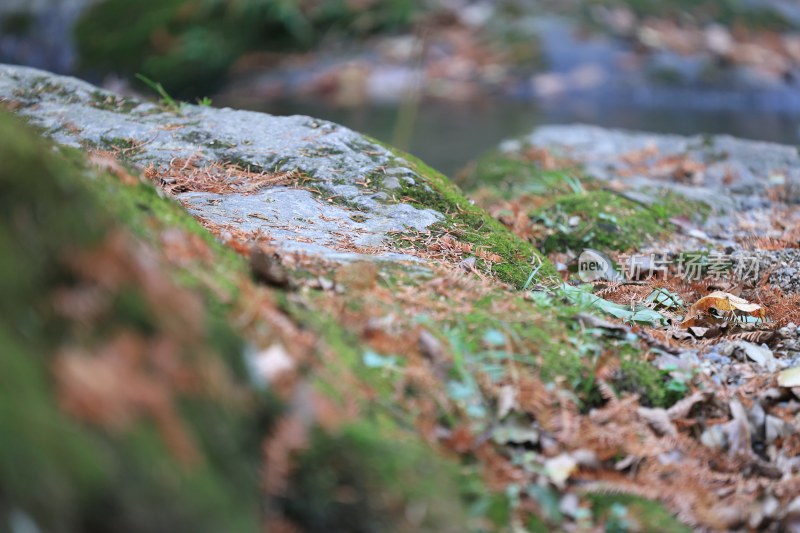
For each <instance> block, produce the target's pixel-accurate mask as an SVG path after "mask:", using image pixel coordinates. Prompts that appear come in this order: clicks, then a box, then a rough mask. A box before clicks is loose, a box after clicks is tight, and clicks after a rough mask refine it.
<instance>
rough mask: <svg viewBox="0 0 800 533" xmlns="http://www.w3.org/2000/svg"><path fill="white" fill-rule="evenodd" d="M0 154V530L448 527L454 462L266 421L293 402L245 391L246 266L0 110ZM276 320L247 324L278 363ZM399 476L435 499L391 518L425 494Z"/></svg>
mask: <svg viewBox="0 0 800 533" xmlns="http://www.w3.org/2000/svg"><path fill="white" fill-rule="evenodd" d="M0 159H2V161H3V165H2V168H0V188H2V190H3V195H2V199H0V207H2V213H3V215H2V217H0V257H2V259H1V260H0V273H1V274H2V276H1V277H0V290H2V293H3V300H2V302H1V303H0V318H1V319H2V320H0V323H1V324H2V326H0V344H2V345H3V347H4V353H3V356H2V358H0V431H2V434H3V438H2V442H1V443H0V523H2V524H3V525H4V527H5V525H6V524H11V527H12V530H16V529H14V528H16V527H22V526H19V524H29V523H31V522H32V523H33V524H35V525H36V526H37V527H39V528H41V529H42V530H48V531H65V532H68V531H87V530H101V531H104V530H114V531H145V530H146V531H242V532H245V531H259V530H262V527H263V525H264V524H265V523H267V524H277V523H278V522H279V521H281V520H284V521H285V520H289V521H291V523H292V524H294V525H295V526H296V527H300V528H301V529H303V530H308V531H315V530H325V529H327V528H328V527H336V528H337V529H339V530H348V531H392V530H397V531H409V530H412V529H418V528H422V529H434V530H437V531H440V530H447V529H448V528H450V527H453V528H455V529H453V530H458V527H459V526H458V524H459V523H461V517H462V516H464V515H463V513H462V511H460V505H461V503H460V499H459V498H460V497H459V491H458V486H457V482H456V481H455V479H456V477H455V472H454V470H453V469H452V468H451V467H448V466H446V465H445V464H444V463H443V462H442V461H441V460H439V459H437V458H436V457H433V456H431V455H430V453H429V452H428V451H426V450H425V449H424V446H423V445H422V444H421V443H419V442H418V441H417V439H415V438H414V436H413V435H410V434H408V433H407V432H403V431H402V430H399V429H398V428H396V427H395V426H394V425H393V424H392V423H391V422H388V421H386V420H384V421H382V422H380V423H376V422H374V421H372V420H371V419H369V418H365V419H363V420H361V421H359V422H358V423H348V422H345V423H339V424H337V425H336V427H334V428H332V427H331V426H330V424H328V425H326V426H325V427H326V429H322V428H321V427H320V426H318V425H317V423H316V422H315V421H314V420H313V418H312V419H306V422H305V424H307V425H308V428H307V430H301V432H300V433H301V434H303V433H304V432H305V431H307V432H308V435H307V437H303V438H301V439H300V441H297V439H296V437H295V440H294V441H293V440H292V439H291V438H290V437H288V436H287V434H286V433H285V432H282V431H281V428H282V427H286V424H287V423H288V422H287V420H292V418H291V416H292V415H291V413H292V412H293V409H294V408H293V407H292V406H291V405H285V404H284V402H282V401H281V400H280V399H278V397H277V396H276V395H275V393H274V392H272V391H269V390H265V389H264V387H263V385H260V386H259V374H254V373H253V368H252V367H251V366H249V363H248V356H247V353H248V351H247V350H246V349H245V341H244V340H243V338H242V336H243V334H245V331H244V330H242V327H241V324H237V325H235V326H232V325H231V324H232V321H231V318H230V315H231V313H234V314H235V309H234V307H233V304H232V301H234V300H231V299H232V298H233V297H234V295H235V294H236V293H237V292H238V289H237V287H241V284H242V283H248V281H247V280H248V279H249V273H248V269H247V265H246V263H244V262H243V261H241V259H239V258H238V257H236V256H235V254H234V253H233V252H232V251H229V250H225V249H224V248H222V247H221V246H219V245H218V244H216V243H214V242H213V241H212V240H211V239H210V235H208V234H207V233H206V232H205V231H204V230H203V229H202V228H201V227H200V226H199V225H198V224H197V223H196V222H194V221H193V220H192V219H191V217H190V216H189V215H188V214H187V213H185V212H184V211H183V210H181V209H180V208H179V207H178V206H177V205H175V204H174V203H173V202H171V201H170V200H169V199H166V198H162V197H159V196H158V195H156V194H155V191H154V189H153V188H152V186H151V185H149V184H146V183H140V182H138V180H133V182H131V178H132V177H131V175H130V174H127V172H126V171H124V170H123V169H121V168H118V167H115V169H114V171H111V172H110V171H106V170H98V169H96V168H95V167H90V166H88V165H87V164H86V163H85V162H84V157H83V156H82V155H81V154H80V153H78V152H76V151H74V150H70V149H59V148H56V147H54V146H53V145H52V144H51V143H50V142H46V141H44V140H42V139H40V138H38V135H37V134H36V133H35V132H34V131H33V129H32V128H30V127H29V126H26V125H24V124H23V123H22V122H21V121H20V120H19V119H16V118H12V117H10V116H8V115H7V114H5V113H0ZM209 272H214V274H215V276H216V278H214V279H209V278H208V276H207V275H205V274H206V273H209ZM252 291H253V289H249V290H247V291H246V293H248V294H250V295H251V296H250V297H251V298H253V297H254V296H253V292H252ZM235 301H239V299H237V300H235ZM226 302H227V303H226ZM260 305H261V306H264V305H266V303H261V304H260ZM268 313H269V316H272V317H273V319H272V320H276V317H277V316H279V315H280V311H278V310H277V309H274V308H273V309H272V310H271V311H268ZM276 313H277V315H276ZM280 321H283V322H280ZM287 321H289V322H288V323H287ZM290 323H291V321H290V319H288V318H286V317H283V318H280V320H279V324H280V327H281V328H283V329H279V328H278V327H277V326H276V325H275V324H272V323H271V322H270V321H269V320H267V319H263V321H262V322H261V323H259V325H258V329H259V331H260V337H259V338H260V339H261V341H262V342H272V343H278V344H276V345H282V346H285V349H286V350H288V353H289V354H291V356H292V357H297V356H298V355H297V350H300V349H301V348H298V345H299V346H302V344H303V343H302V342H301V341H300V337H298V333H297V332H296V331H294V332H293V331H292V330H291V328H290V330H289V331H288V332H287V331H286V328H287V327H289V326H288V325H287V324H290ZM281 331H283V333H281ZM287 335H289V336H290V337H292V338H288V337H287ZM255 340H256V338H254V337H252V336H250V337H249V338H248V341H247V342H248V343H252V342H254V341H255ZM309 398H310V397H309ZM306 401H311V400H310V399H307V400H306ZM287 417H288V418H287ZM281 421H283V422H281ZM281 435H283V437H281ZM295 436H296V433H295ZM278 437H281V438H283V439H286V440H287V441H288V444H287V443H285V442H284V443H283V444H281V441H280V439H278ZM276 439H278V440H277V441H276ZM292 443H293V444H292ZM265 447H266V448H267V449H268V450H283V452H275V451H273V452H271V453H265ZM291 464H294V465H296V466H295V467H294V468H293V467H292V466H291ZM414 472H417V473H416V474H413V473H414ZM418 475H419V476H421V475H425V476H426V477H427V484H426V486H427V487H430V489H431V490H432V491H434V492H435V493H436V497H437V498H442V500H441V501H442V504H441V506H439V507H437V508H436V509H433V510H431V511H430V512H425V513H423V514H417V515H415V516H414V517H413V519H408V518H407V517H405V516H404V514H403V510H404V509H405V508H406V507H407V506H409V505H415V504H414V502H423V501H428V500H429V499H430V498H431V497H432V496H431V494H430V493H428V492H426V491H425V490H421V489H420V488H419V486H417V484H416V479H415V476H418ZM265 477H267V478H269V479H280V480H282V483H283V484H284V485H285V486H284V488H283V489H282V490H280V491H266V492H265V491H264V485H265ZM345 492H347V494H348V496H347V497H344V496H341V497H340V496H337V494H344V493H345ZM265 507H266V514H265ZM265 521H266V522H265Z"/></svg>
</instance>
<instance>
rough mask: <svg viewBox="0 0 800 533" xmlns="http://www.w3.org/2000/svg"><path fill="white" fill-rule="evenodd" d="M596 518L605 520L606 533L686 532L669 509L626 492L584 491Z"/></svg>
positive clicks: (685, 528) (687, 530) (688, 529)
mask: <svg viewBox="0 0 800 533" xmlns="http://www.w3.org/2000/svg"><path fill="white" fill-rule="evenodd" d="M586 497H587V498H588V499H589V501H590V502H591V503H592V512H593V513H594V516H595V520H596V521H602V522H605V523H606V531H607V532H609V533H612V532H613V533H622V532H626V531H652V532H653V533H678V532H682V533H688V532H689V531H691V529H690V528H688V527H686V526H685V525H683V524H681V523H680V522H679V521H678V519H676V518H675V517H674V516H673V515H672V514H671V513H670V512H669V511H667V510H666V509H664V507H663V506H662V505H661V504H660V503H658V502H654V501H652V500H647V499H645V498H641V497H638V496H631V495H626V494H587V495H586Z"/></svg>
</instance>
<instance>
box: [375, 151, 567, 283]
mask: <svg viewBox="0 0 800 533" xmlns="http://www.w3.org/2000/svg"><path fill="white" fill-rule="evenodd" d="M374 142H376V143H378V144H383V143H379V142H378V141H374ZM384 146H386V145H384ZM387 148H388V149H389V150H390V151H391V152H392V153H393V154H395V155H396V156H397V157H398V158H401V159H403V160H404V161H405V162H407V163H408V165H409V166H410V167H411V168H412V169H413V170H414V171H415V172H416V173H417V174H418V175H419V176H420V177H421V178H422V183H415V184H414V185H409V184H407V183H405V182H404V181H401V189H400V192H399V193H398V196H399V197H405V198H408V199H410V200H411V201H412V203H414V204H416V205H419V206H420V207H424V208H429V209H433V210H436V211H438V212H440V213H442V214H443V215H445V218H446V220H445V222H443V223H441V224H440V225H439V226H438V228H437V227H434V228H432V231H437V230H438V231H442V232H445V231H447V232H450V233H452V234H454V235H456V236H457V237H458V238H459V240H461V241H462V242H467V243H470V244H472V245H473V248H474V249H478V248H480V249H482V250H484V251H486V252H488V253H493V254H497V255H499V256H500V257H501V258H502V262H501V263H498V264H495V265H492V267H491V272H492V274H493V275H494V276H496V277H497V278H498V279H500V280H501V281H504V282H506V283H509V284H510V285H513V286H514V287H517V288H522V287H523V286H524V285H525V282H526V281H527V280H528V277H529V276H530V274H531V272H532V271H533V269H534V268H535V266H536V265H538V264H541V265H542V267H541V269H540V270H539V273H538V276H539V279H544V278H548V277H551V276H555V275H556V271H555V268H554V267H553V265H552V264H551V263H550V261H548V260H547V258H545V257H544V256H542V254H541V253H539V251H538V250H536V249H535V248H534V247H533V246H532V245H531V244H530V243H528V242H526V241H524V240H523V239H520V238H519V237H517V236H516V235H514V234H513V233H511V232H510V231H509V230H508V229H507V228H506V227H504V226H503V225H502V224H500V223H499V222H498V221H496V220H494V219H493V218H492V217H491V216H489V214H488V213H486V211H484V210H483V209H481V208H480V207H478V206H476V205H475V204H474V203H473V202H471V201H470V200H469V199H468V198H467V197H466V196H464V193H463V192H461V190H460V189H459V188H458V186H457V185H455V184H454V183H453V182H452V181H450V180H449V179H448V178H447V177H446V176H444V175H443V174H441V173H439V172H437V171H436V170H433V169H432V168H430V167H429V166H428V165H426V164H425V163H423V162H422V161H420V160H419V159H417V158H416V157H414V156H412V155H410V154H407V153H403V152H401V151H399V150H397V149H395V148H392V147H390V146H387Z"/></svg>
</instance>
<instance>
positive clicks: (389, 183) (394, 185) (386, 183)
mask: <svg viewBox="0 0 800 533" xmlns="http://www.w3.org/2000/svg"><path fill="white" fill-rule="evenodd" d="M383 188H384V189H386V190H389V191H393V190H395V189H399V188H400V180H399V179H397V178H396V177H394V176H389V177H388V178H386V179H384V180H383Z"/></svg>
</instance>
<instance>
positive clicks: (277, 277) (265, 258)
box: [250, 247, 289, 287]
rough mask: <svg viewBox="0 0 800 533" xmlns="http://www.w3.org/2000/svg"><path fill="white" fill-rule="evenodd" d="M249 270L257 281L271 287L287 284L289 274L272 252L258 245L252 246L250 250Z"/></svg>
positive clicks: (285, 285) (286, 285)
mask: <svg viewBox="0 0 800 533" xmlns="http://www.w3.org/2000/svg"><path fill="white" fill-rule="evenodd" d="M250 270H251V271H252V272H253V277H255V278H256V280H257V281H260V282H263V283H266V284H267V285H272V286H273V287H288V286H289V275H288V273H287V272H286V268H285V267H284V266H283V264H281V261H280V258H279V257H278V256H277V255H276V254H274V253H268V252H265V251H264V250H262V249H261V248H259V247H254V248H253V250H252V251H251V252H250Z"/></svg>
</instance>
